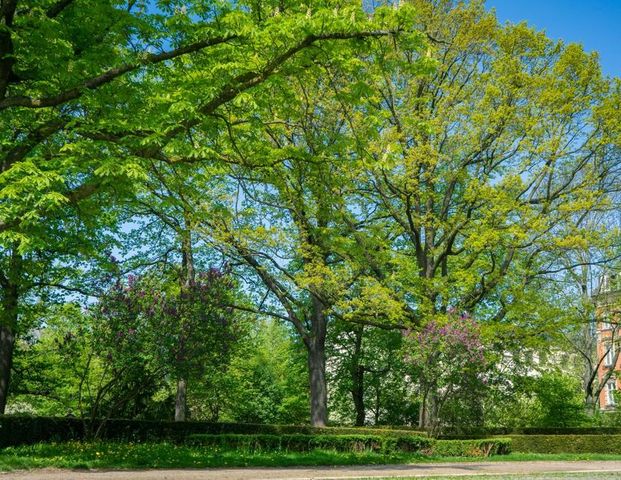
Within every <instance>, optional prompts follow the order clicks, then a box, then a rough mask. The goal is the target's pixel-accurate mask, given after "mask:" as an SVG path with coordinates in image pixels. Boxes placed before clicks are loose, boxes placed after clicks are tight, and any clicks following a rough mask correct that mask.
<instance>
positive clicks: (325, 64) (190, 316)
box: [0, 0, 621, 428]
mask: <svg viewBox="0 0 621 480" xmlns="http://www.w3.org/2000/svg"><path fill="white" fill-rule="evenodd" d="M0 10H1V11H0V18H1V19H2V25H3V29H2V33H1V34H0V118H2V121H3V124H4V125H5V128H3V129H2V133H1V134H0V135H2V142H1V144H0V157H1V161H0V299H1V301H2V313H1V318H0V412H4V410H5V408H6V405H7V400H8V399H9V398H10V395H9V394H10V392H11V388H12V387H11V372H12V371H14V370H15V366H16V365H17V363H16V362H17V361H18V360H15V362H14V357H16V358H17V359H18V357H19V348H18V349H17V350H16V345H19V342H20V341H23V342H25V344H26V345H29V346H30V347H31V348H34V347H32V346H33V345H35V344H36V343H37V341H38V340H37V336H39V337H40V338H43V337H44V336H45V332H46V328H48V327H49V326H50V325H58V324H60V325H65V326H64V327H63V328H65V333H64V336H63V335H60V337H59V336H58V335H56V337H54V338H55V340H54V341H55V342H56V344H55V345H56V347H54V348H57V350H58V351H56V353H55V355H57V356H56V357H55V358H56V359H57V360H58V361H59V362H60V361H61V360H60V359H61V358H65V359H66V360H62V365H61V366H63V367H64V366H66V367H67V368H69V367H68V366H69V365H74V367H75V368H76V369H78V370H79V373H76V375H75V378H76V379H78V380H76V381H77V385H75V386H74V388H75V389H77V391H80V398H84V399H87V398H88V399H89V400H88V405H89V407H88V409H86V408H85V409H83V411H82V412H81V414H83V413H84V412H86V411H87V410H88V412H89V414H91V415H101V414H102V411H101V409H100V407H101V405H102V404H103V403H106V402H107V403H106V404H107V405H108V407H109V411H110V412H116V413H118V412H119V411H122V412H123V414H125V415H128V416H132V415H136V414H138V413H139V412H138V410H139V409H138V410H136V408H138V407H137V405H139V402H138V399H139V398H141V397H145V396H147V397H148V396H149V395H151V396H153V395H155V394H156V393H157V391H158V388H159V386H158V382H159V381H160V380H161V379H162V378H164V379H167V382H168V383H169V384H174V390H175V394H174V397H175V409H174V412H175V413H174V415H175V419H177V420H184V419H186V417H187V404H188V398H187V397H188V392H189V391H191V389H192V379H193V378H197V377H198V376H200V377H201V378H203V380H202V381H201V382H202V383H201V382H199V383H201V385H203V386H204V385H208V384H209V382H207V383H205V381H204V376H205V375H206V374H207V373H206V372H209V371H212V373H213V378H221V376H219V375H218V374H216V373H215V371H214V370H213V369H214V368H215V369H216V370H217V369H218V368H220V369H223V368H225V367H226V368H228V367H227V366H228V365H230V364H231V362H232V361H233V360H231V358H233V357H234V356H235V355H234V352H236V351H237V352H238V353H237V354H239V350H236V348H238V347H240V345H241V344H243V343H244V342H243V341H241V339H242V338H246V339H247V338H249V337H248V332H249V331H251V330H253V327H252V325H253V324H257V322H258V324H260V325H263V327H261V328H267V327H265V326H264V323H263V322H264V319H266V318H269V319H271V322H277V323H282V324H283V325H286V326H287V329H286V332H287V335H286V336H287V338H289V337H288V335H290V334H294V337H295V339H293V340H291V341H292V342H293V344H295V345H296V347H295V348H294V350H296V351H298V352H299V351H302V352H303V353H304V357H305V359H304V362H305V363H306V373H304V374H303V375H304V376H305V377H307V378H304V382H305V383H306V382H307V385H308V397H309V398H310V421H311V423H312V424H313V425H316V426H321V425H325V424H326V423H327V422H328V398H329V393H330V392H329V391H328V387H329V386H330V385H331V380H330V378H331V376H333V375H334V374H335V372H337V371H339V369H342V368H345V369H346V370H347V371H348V383H347V385H348V386H347V387H342V386H341V387H339V386H338V385H337V387H336V390H338V389H339V388H346V389H347V390H349V392H348V396H349V395H351V399H352V402H353V406H354V410H355V412H356V418H355V422H356V423H364V422H365V421H367V420H366V419H367V416H368V411H367V409H366V408H365V402H367V404H368V402H369V398H368V391H369V388H372V385H370V384H371V383H372V382H377V381H379V379H380V377H381V376H382V372H383V371H384V370H385V369H386V371H385V373H386V374H388V371H390V372H393V370H394V368H393V367H394V365H389V364H390V363H391V361H394V362H396V363H398V364H400V365H401V364H403V369H401V370H399V372H400V373H396V372H395V376H396V377H398V376H401V377H403V376H409V378H411V379H412V384H413V385H414V386H413V387H412V388H413V390H412V391H410V392H409V393H405V394H407V395H418V397H417V398H419V402H420V405H419V408H418V413H419V415H418V417H419V418H418V422H419V424H420V425H421V426H423V427H430V428H434V427H435V426H436V425H437V423H438V421H439V418H440V410H441V409H442V408H444V407H443V406H444V405H449V403H450V402H449V400H450V399H451V398H452V397H453V396H455V395H457V394H458V392H462V393H464V394H466V393H468V392H469V393H468V395H465V397H464V396H462V397H459V398H460V399H464V398H465V400H463V401H465V402H466V403H467V402H470V403H471V405H470V407H468V408H471V410H472V411H473V412H474V411H476V409H480V408H482V407H481V405H480V404H477V402H476V401H474V400H476V398H475V395H474V394H473V392H476V391H477V389H479V388H485V384H487V383H489V382H492V381H493V380H494V378H496V377H494V375H492V374H491V373H490V372H489V366H490V365H500V364H501V363H502V361H503V359H505V357H506V353H507V352H510V351H517V350H519V349H520V348H524V347H528V346H531V345H532V347H533V348H535V349H537V348H540V346H541V344H542V343H544V344H546V345H548V346H549V345H554V343H555V342H557V343H558V342H559V341H563V340H562V339H563V338H564V339H565V340H566V338H567V337H568V336H569V337H571V336H572V335H574V333H575V331H576V330H578V331H579V330H580V328H582V327H584V325H585V322H586V323H587V324H588V322H591V321H592V317H589V316H588V315H587V317H588V318H587V319H586V320H585V319H584V315H582V316H581V315H578V314H576V315H572V314H571V312H569V311H568V310H567V309H566V308H565V307H566V306H567V303H565V302H567V298H568V297H569V298H571V302H582V301H583V300H584V298H585V297H584V293H585V292H583V291H582V292H581V293H579V294H577V295H575V291H576V290H575V287H574V284H575V283H576V282H575V281H574V280H575V278H576V275H578V276H579V272H580V269H581V268H584V267H585V266H593V267H599V266H602V265H607V264H609V263H610V262H611V261H613V260H614V258H616V255H617V250H618V237H617V228H616V226H615V218H614V211H615V208H616V206H617V203H616V201H617V196H616V193H617V188H618V186H619V178H618V173H619V172H618V170H619V165H620V162H619V141H620V140H621V137H620V135H619V133H620V132H619V125H621V122H620V121H619V116H620V113H619V112H620V111H621V110H620V108H619V106H620V99H621V95H620V93H621V92H620V89H619V86H620V84H619V82H618V80H616V79H610V78H607V77H605V76H603V75H602V73H601V70H600V67H599V63H598V59H597V56H596V55H595V54H590V53H587V52H585V51H584V50H583V49H582V47H580V46H579V45H574V44H569V45H566V44H563V43H562V42H556V41H553V40H551V39H549V38H547V37H546V36H545V35H544V34H543V33H541V32H537V31H536V30H533V29H532V28H530V27H528V26H527V25H525V24H518V25H512V24H505V25H502V24H500V23H499V22H498V21H497V19H496V18H495V15H494V13H493V12H491V11H489V10H487V9H486V7H485V5H484V3H483V2H481V1H478V0H473V1H469V2H458V1H452V0H440V1H431V0H411V1H405V2H399V3H398V4H393V3H391V2H386V4H382V5H377V6H370V5H366V4H360V3H359V2H355V1H351V2H350V1H339V2H335V1H325V2H318V3H317V2H313V3H312V4H311V3H308V4H303V3H299V2H287V1H281V0H279V1H248V2H220V1H214V2H191V1H190V2H176V1H166V2H149V1H139V0H138V1H136V0H128V1H108V0H106V1H86V0H73V1H71V0H69V1H67V0H60V1H44V2H41V1H28V0H23V1H10V0H7V1H6V2H2V7H1V9H0ZM572 282H573V283H572ZM582 285H583V283H580V287H579V288H581V286H582ZM563 295H565V297H563ZM76 304H79V305H80V308H78V307H76ZM576 305H578V304H577V303H576ZM580 305H582V304H580ZM59 315H60V316H61V317H62V318H65V320H63V321H60V320H57V321H56V322H55V321H54V319H55V318H56V319H58V318H59V317H58V316H59ZM68 317H71V318H72V321H71V322H69V323H70V325H67V323H66V322H67V318H68ZM63 322H65V323H63ZM50 328H51V327H50ZM270 328H277V327H270ZM57 333H58V332H57ZM78 333H79V336H80V339H81V340H80V342H76V341H74V340H75V338H74V335H78ZM282 333H283V332H281V334H282ZM559 335H560V337H559ZM559 338H561V340H559ZM572 338H573V337H572ZM46 341H47V340H46ZM50 341H51V340H50ZM369 342H370V343H369ZM285 343H286V342H285ZM574 343H575V342H574ZM20 348H25V347H23V346H22V347H20ZM240 348H241V347H240ZM287 348H289V347H287ZM291 348H293V347H291ZM374 348H375V349H378V350H377V351H378V354H377V358H375V359H374V362H371V363H378V362H379V363H382V361H380V359H381V357H382V355H384V356H385V358H386V359H387V360H385V361H384V363H385V365H384V366H381V365H370V364H369V361H368V360H363V357H364V351H365V350H368V349H371V350H372V349H374ZM16 351H17V355H16ZM346 352H349V353H348V354H347V355H345V353H346ZM58 355H60V357H59V356H58ZM486 356H487V358H485V357H486ZM587 356H592V353H588V352H587ZM344 357H347V358H346V360H343V358H344ZM511 358H512V360H511V362H517V361H518V360H517V357H515V356H514V357H511ZM71 359H73V360H71ZM341 360H343V361H341ZM292 361H293V360H292ZM296 362H297V363H296ZM294 364H295V365H299V358H297V359H296V360H295V362H294ZM22 367H24V366H23V365H22ZM24 368H27V369H32V366H28V365H26V366H25V367H24ZM293 371H297V372H299V369H297V368H294V369H293ZM197 372H198V373H197ZM282 381H284V380H282ZM498 381H499V382H500V380H498ZM292 382H293V383H295V381H293V380H292ZM400 382H401V383H399V385H401V386H400V387H399V388H406V387H405V386H404V384H403V382H402V381H400ZM43 383H45V382H43ZM591 383H592V382H591ZM147 385H151V386H152V387H153V390H152V391H149V390H148V388H146V386H147ZM512 385H513V383H512ZM89 386H90V387H89ZM87 387H88V388H90V390H89V391H88V392H86V390H87V389H88V388H87ZM298 387H299V385H298V386H297V387H295V388H294V389H293V391H295V392H298V390H296V388H298ZM212 388H215V389H217V387H216V386H215V385H212ZM292 388H293V387H292ZM589 388H592V386H591V387H589ZM406 390H407V388H406ZM413 392H415V393H413ZM113 393H114V394H113ZM82 394H83V396H82ZM214 394H215V393H214V392H213V391H212V392H211V393H209V394H207V393H206V395H214ZM330 395H331V398H334V399H335V401H336V400H338V395H337V396H336V397H332V393H330ZM295 396H296V398H298V397H299V396H298V395H297V393H296V394H295ZM145 398H146V397H145ZM456 398H457V397H456ZM143 400H144V398H143ZM84 401H85V402H86V400H84ZM297 401H298V400H296V404H297ZM460 401H462V400H460ZM447 402H448V403H447ZM216 403H217V402H216ZM458 403H459V402H458ZM117 404H118V405H117ZM115 405H116V406H115ZM121 405H123V406H127V407H128V408H129V405H133V407H132V408H134V411H133V412H132V411H130V410H123V409H121V408H120V407H121ZM395 408H397V409H399V408H405V407H404V406H403V405H402V406H401V407H395ZM446 408H448V407H446ZM446 408H445V410H446ZM455 408H458V407H455ZM459 408H466V407H465V406H464V405H462V406H461V407H459ZM457 416H458V415H457ZM473 416H474V417H476V415H475V414H473ZM376 417H377V418H379V410H378V413H377V415H376ZM400 421H404V420H403V418H401V420H400Z"/></svg>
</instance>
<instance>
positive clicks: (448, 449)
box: [432, 438, 511, 457]
mask: <svg viewBox="0 0 621 480" xmlns="http://www.w3.org/2000/svg"><path fill="white" fill-rule="evenodd" d="M510 452H511V439H509V438H482V439H470V440H437V441H436V442H435V444H434V446H433V452H432V453H433V455H437V456H441V457H489V456H491V455H506V454H508V453H510Z"/></svg>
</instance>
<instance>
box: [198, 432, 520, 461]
mask: <svg viewBox="0 0 621 480" xmlns="http://www.w3.org/2000/svg"><path fill="white" fill-rule="evenodd" d="M187 442H188V443H189V444H191V445H201V446H205V447H209V448H216V449H217V448H221V449H223V450H243V451H250V452H263V451H271V452H273V451H287V452H308V451H311V450H313V449H316V448H320V449H324V450H336V451H339V452H361V451H371V452H378V453H396V452H408V453H415V452H418V453H422V454H426V455H435V456H447V457H488V456H490V455H503V454H507V453H509V452H510V450H511V441H510V440H508V439H506V438H494V439H481V440H435V439H432V438H429V437H421V436H415V435H405V436H392V437H391V436H380V435H303V434H297V435H288V434H285V435H235V434H222V435H209V434H202V435H190V436H188V438H187Z"/></svg>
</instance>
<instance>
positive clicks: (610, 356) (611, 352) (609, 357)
mask: <svg viewBox="0 0 621 480" xmlns="http://www.w3.org/2000/svg"><path fill="white" fill-rule="evenodd" d="M606 348H607V351H606V358H605V359H604V366H606V367H612V364H613V362H614V359H615V346H614V344H612V345H606Z"/></svg>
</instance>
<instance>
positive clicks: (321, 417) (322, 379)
mask: <svg viewBox="0 0 621 480" xmlns="http://www.w3.org/2000/svg"><path fill="white" fill-rule="evenodd" d="M311 324H312V330H313V336H312V338H311V339H310V341H309V342H308V343H307V348H308V372H309V379H310V397H311V398H310V413H311V425H312V426H313V427H324V426H326V424H327V423H328V388H327V384H326V327H327V318H326V315H325V306H324V304H323V303H322V302H321V300H319V299H318V298H317V297H315V296H313V298H312V316H311Z"/></svg>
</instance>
